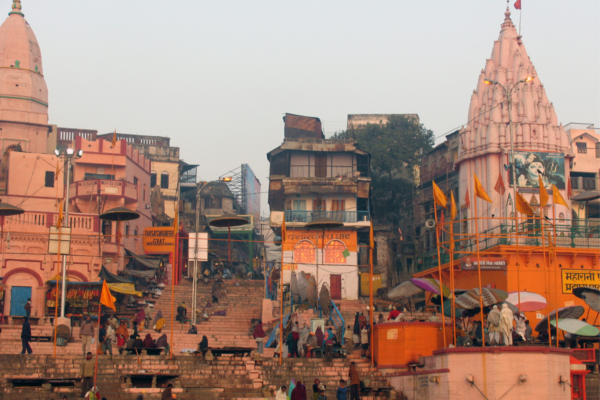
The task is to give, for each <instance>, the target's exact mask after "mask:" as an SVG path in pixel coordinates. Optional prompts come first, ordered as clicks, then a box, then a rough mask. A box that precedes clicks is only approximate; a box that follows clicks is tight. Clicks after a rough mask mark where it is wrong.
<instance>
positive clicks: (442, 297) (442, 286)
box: [433, 201, 483, 348]
mask: <svg viewBox="0 0 600 400" xmlns="http://www.w3.org/2000/svg"><path fill="white" fill-rule="evenodd" d="M442 212H444V210H443V209H442ZM433 215H434V217H435V238H436V242H437V243H436V246H435V247H436V249H437V259H438V272H439V276H440V304H441V305H442V336H443V338H444V348H446V345H447V342H446V321H445V318H446V316H445V314H444V283H443V282H442V260H441V258H440V246H439V245H438V243H439V240H440V228H439V226H438V217H437V205H436V204H435V201H434V202H433ZM480 286H481V284H480ZM482 312H483V310H482Z"/></svg>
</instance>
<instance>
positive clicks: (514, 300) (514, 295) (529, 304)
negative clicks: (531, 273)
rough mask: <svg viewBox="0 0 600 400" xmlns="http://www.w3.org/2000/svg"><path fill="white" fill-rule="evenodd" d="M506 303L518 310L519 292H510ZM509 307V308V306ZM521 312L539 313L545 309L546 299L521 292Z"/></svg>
mask: <svg viewBox="0 0 600 400" xmlns="http://www.w3.org/2000/svg"><path fill="white" fill-rule="evenodd" d="M506 302H507V303H510V304H512V305H513V306H515V307H516V308H519V292H510V293H509V294H508V297H507V298H506ZM509 307H510V306H509ZM520 308H521V311H527V312H531V311H539V310H542V309H544V308H546V299H545V298H544V297H543V296H540V295H539V294H537V293H531V292H521V307H520Z"/></svg>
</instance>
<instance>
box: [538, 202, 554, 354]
mask: <svg viewBox="0 0 600 400" xmlns="http://www.w3.org/2000/svg"><path fill="white" fill-rule="evenodd" d="M540 223H541V226H542V234H541V236H542V268H544V283H545V284H546V298H547V300H546V313H547V315H548V341H549V342H548V343H549V345H550V347H552V329H551V328H552V325H551V324H550V283H549V282H548V271H547V270H546V269H547V265H546V244H545V242H544V208H543V207H541V206H540ZM555 318H556V340H558V315H555Z"/></svg>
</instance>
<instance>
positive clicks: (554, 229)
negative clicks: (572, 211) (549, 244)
mask: <svg viewBox="0 0 600 400" xmlns="http://www.w3.org/2000/svg"><path fill="white" fill-rule="evenodd" d="M552 221H553V222H554V225H553V229H552V230H553V232H554V263H553V264H554V268H553V270H554V307H555V312H556V318H557V322H556V329H557V332H558V291H559V290H560V289H559V288H557V286H558V284H559V279H558V278H559V277H558V275H559V274H558V270H557V269H556V243H557V242H556V204H554V199H553V200H552ZM547 303H548V301H546V304H547ZM588 311H589V308H588ZM556 347H557V348H558V334H557V335H556Z"/></svg>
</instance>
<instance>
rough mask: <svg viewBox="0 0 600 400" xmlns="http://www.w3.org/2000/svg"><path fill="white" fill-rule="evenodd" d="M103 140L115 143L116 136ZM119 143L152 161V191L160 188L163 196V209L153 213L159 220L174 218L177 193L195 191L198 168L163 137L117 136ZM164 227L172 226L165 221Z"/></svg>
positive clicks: (101, 136)
mask: <svg viewBox="0 0 600 400" xmlns="http://www.w3.org/2000/svg"><path fill="white" fill-rule="evenodd" d="M98 137H99V138H103V139H104V140H108V141H110V140H112V137H113V133H105V134H102V135H98ZM117 139H118V140H125V141H126V142H127V144H129V145H131V146H133V149H134V150H137V151H138V152H139V153H140V154H143V155H144V157H146V159H148V160H150V161H151V164H152V172H151V177H150V187H151V188H154V187H155V186H158V187H159V188H160V192H161V195H162V201H163V203H164V208H163V209H161V210H160V212H159V210H158V209H153V210H152V211H153V212H154V213H155V215H156V216H157V218H158V219H159V220H161V221H162V220H165V218H164V217H165V216H166V217H168V219H170V220H172V219H173V218H175V205H176V204H177V200H178V198H177V196H178V191H181V192H184V191H187V190H192V189H194V188H195V187H196V168H197V167H198V166H197V165H190V164H187V163H186V162H184V161H183V160H181V159H180V158H179V147H172V146H171V139H170V138H168V137H163V136H147V135H134V134H126V133H119V132H117ZM163 222H164V223H170V221H168V220H165V221H163Z"/></svg>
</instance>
